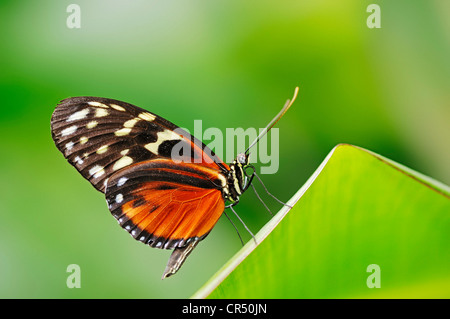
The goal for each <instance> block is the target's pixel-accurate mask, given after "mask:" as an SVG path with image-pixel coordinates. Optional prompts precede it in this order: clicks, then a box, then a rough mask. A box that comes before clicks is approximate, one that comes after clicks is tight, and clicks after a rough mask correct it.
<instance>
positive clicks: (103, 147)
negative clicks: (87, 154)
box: [97, 145, 108, 154]
mask: <svg viewBox="0 0 450 319" xmlns="http://www.w3.org/2000/svg"><path fill="white" fill-rule="evenodd" d="M107 150H108V145H103V146H100V147H99V149H98V150H97V154H103V153H105V152H106V151H107Z"/></svg>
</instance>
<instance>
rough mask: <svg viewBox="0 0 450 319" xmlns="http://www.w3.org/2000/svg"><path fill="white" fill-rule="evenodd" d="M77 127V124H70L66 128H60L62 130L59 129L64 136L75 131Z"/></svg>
mask: <svg viewBox="0 0 450 319" xmlns="http://www.w3.org/2000/svg"><path fill="white" fill-rule="evenodd" d="M77 128H78V126H76V125H72V126H70V127H68V128H66V129H64V130H62V131H61V135H62V136H66V135H70V134H73V133H75V131H76V130H77Z"/></svg>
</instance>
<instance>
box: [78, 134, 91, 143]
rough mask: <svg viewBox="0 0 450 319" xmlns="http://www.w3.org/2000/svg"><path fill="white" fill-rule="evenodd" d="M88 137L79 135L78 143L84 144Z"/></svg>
mask: <svg viewBox="0 0 450 319" xmlns="http://www.w3.org/2000/svg"><path fill="white" fill-rule="evenodd" d="M88 140H89V139H88V138H87V137H86V136H82V137H80V144H86V143H87V141H88Z"/></svg>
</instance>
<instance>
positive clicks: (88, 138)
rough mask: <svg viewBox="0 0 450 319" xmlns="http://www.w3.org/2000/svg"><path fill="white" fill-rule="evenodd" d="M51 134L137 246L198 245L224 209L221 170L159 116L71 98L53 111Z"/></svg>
mask: <svg viewBox="0 0 450 319" xmlns="http://www.w3.org/2000/svg"><path fill="white" fill-rule="evenodd" d="M51 127H52V137H53V139H54V141H55V144H56V146H57V148H58V149H59V150H60V151H61V152H62V153H63V155H64V157H65V158H66V159H67V160H68V161H69V163H70V164H71V165H73V166H74V167H75V168H76V169H77V170H78V171H79V172H80V174H81V175H82V176H83V177H84V178H85V179H87V180H88V181H89V182H90V183H91V184H92V185H93V186H94V187H95V188H96V189H97V190H99V191H100V192H103V193H105V196H106V199H107V202H108V207H109V209H110V211H111V213H112V214H113V216H114V217H115V218H116V219H117V220H118V222H119V224H120V225H121V226H122V227H123V228H125V229H126V230H127V231H129V232H130V234H131V235H132V236H133V237H134V238H135V239H137V240H139V241H142V242H144V243H146V244H149V245H150V246H152V247H157V248H165V249H172V248H175V247H183V246H185V245H187V244H188V243H189V242H190V241H193V240H201V239H203V238H204V237H205V236H206V235H207V234H208V233H209V231H210V230H211V229H212V227H213V226H214V224H215V223H216V222H217V220H218V218H219V217H220V215H221V214H222V212H223V210H224V199H223V196H222V192H221V189H222V188H223V187H224V186H225V184H226V180H225V177H224V176H225V175H224V174H225V173H226V172H227V171H229V170H230V168H229V166H228V165H226V164H225V163H223V162H222V161H221V160H220V159H219V158H218V157H217V156H216V155H214V153H213V152H212V151H211V150H210V149H209V148H207V147H206V146H205V145H204V144H202V143H201V142H200V141H199V140H197V139H196V138H195V137H193V136H192V135H190V134H189V133H187V132H186V131H184V130H181V129H180V128H178V127H177V126H176V125H174V124H172V123H171V122H169V121H167V120H165V119H164V118H162V117H159V116H157V115H155V114H153V113H151V112H148V111H146V110H144V109H141V108H139V107H137V106H134V105H132V104H128V103H125V102H121V101H118V100H113V99H106V98H98V97H75V98H69V99H65V100H63V101H61V103H60V104H59V105H58V106H57V107H56V109H55V111H54V113H53V115H52V119H51ZM175 147H176V149H177V152H176V153H175V154H174V153H173V150H174V148H175Z"/></svg>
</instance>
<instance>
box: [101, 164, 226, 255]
mask: <svg viewBox="0 0 450 319" xmlns="http://www.w3.org/2000/svg"><path fill="white" fill-rule="evenodd" d="M218 174H220V173H218V171H215V170H211V169H208V168H205V167H202V166H201V165H195V164H189V165H188V164H184V165H180V164H174V163H173V162H172V161H170V160H153V161H148V162H144V163H140V164H139V165H132V166H130V168H127V169H125V170H124V171H123V172H122V171H121V172H118V173H117V174H115V175H114V176H112V177H111V180H110V181H108V186H107V190H106V199H107V202H108V206H109V209H110V210H111V213H112V214H113V216H114V217H115V218H116V219H117V220H118V222H119V223H120V225H121V226H122V227H123V228H125V229H126V230H127V231H128V232H129V233H130V234H131V235H132V236H133V237H134V238H135V239H136V240H139V241H142V242H144V243H146V244H148V245H150V246H152V247H157V248H165V249H173V248H176V247H183V246H185V245H187V244H188V243H189V242H191V241H193V240H202V239H203V238H205V237H206V235H207V234H208V233H209V232H210V231H211V229H212V228H213V227H214V225H215V224H216V223H217V221H218V219H219V218H220V216H221V215H222V213H223V211H224V208H225V201H224V199H223V197H222V191H221V188H220V187H221V184H220V183H221V179H220V176H218Z"/></svg>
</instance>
